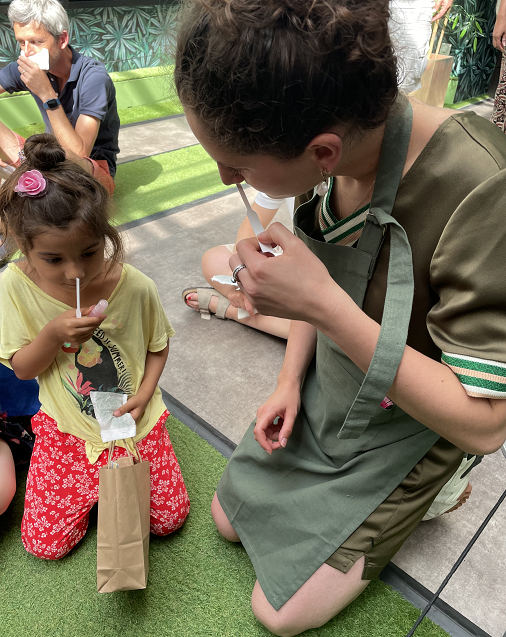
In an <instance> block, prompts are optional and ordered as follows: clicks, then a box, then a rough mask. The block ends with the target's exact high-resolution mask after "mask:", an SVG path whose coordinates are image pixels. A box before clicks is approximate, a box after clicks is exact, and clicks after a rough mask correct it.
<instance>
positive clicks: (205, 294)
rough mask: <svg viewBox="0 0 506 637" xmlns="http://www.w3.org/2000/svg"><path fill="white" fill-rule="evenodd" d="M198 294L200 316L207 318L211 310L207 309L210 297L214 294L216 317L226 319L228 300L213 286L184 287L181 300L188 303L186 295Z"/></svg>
mask: <svg viewBox="0 0 506 637" xmlns="http://www.w3.org/2000/svg"><path fill="white" fill-rule="evenodd" d="M195 293H196V294H198V297H199V298H198V305H199V312H200V316H201V318H203V319H207V320H209V319H210V318H211V315H212V312H211V311H210V309H209V305H210V303H211V299H212V297H213V296H215V297H216V298H217V299H218V306H217V307H216V312H215V314H216V318H219V319H226V318H227V317H226V316H225V312H226V311H227V310H228V307H229V305H230V301H229V300H228V299H227V297H226V296H223V294H221V293H220V292H217V291H216V290H215V289H214V288H186V290H183V301H184V302H185V303H186V305H188V301H187V297H188V295H189V294H195Z"/></svg>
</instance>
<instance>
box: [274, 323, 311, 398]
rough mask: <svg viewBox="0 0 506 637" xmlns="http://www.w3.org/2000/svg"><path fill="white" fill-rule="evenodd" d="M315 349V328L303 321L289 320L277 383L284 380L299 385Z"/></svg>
mask: <svg viewBox="0 0 506 637" xmlns="http://www.w3.org/2000/svg"><path fill="white" fill-rule="evenodd" d="M315 349H316V328H315V327H313V325H310V324H309V323H304V322H303V321H291V323H290V331H289V333H288V341H287V344H286V353H285V359H284V361H283V366H282V368H281V371H280V373H279V376H278V385H279V384H282V383H285V382H286V383H290V384H292V383H295V384H297V385H298V386H299V387H300V386H301V385H302V381H303V380H304V376H305V374H306V370H307V368H308V365H309V363H310V362H311V359H312V358H313V354H314V352H315Z"/></svg>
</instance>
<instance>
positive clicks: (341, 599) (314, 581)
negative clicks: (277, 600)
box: [251, 557, 369, 637]
mask: <svg viewBox="0 0 506 637" xmlns="http://www.w3.org/2000/svg"><path fill="white" fill-rule="evenodd" d="M363 569H364V558H363V557H361V558H360V559H359V560H358V561H357V562H356V563H355V564H354V565H353V566H352V567H351V569H350V570H349V571H348V572H347V573H341V571H338V570H337V569H335V568H332V566H329V565H328V564H322V566H320V568H319V569H318V570H317V571H316V573H314V574H313V575H312V576H311V577H310V578H309V579H308V580H307V582H306V583H305V584H303V585H302V586H301V587H300V588H299V590H298V591H297V592H296V593H295V595H293V597H291V598H290V599H289V600H288V601H287V602H286V604H284V605H283V606H282V607H281V608H280V609H279V610H274V608H273V607H272V606H271V605H270V604H269V602H268V601H267V598H266V597H265V595H264V592H263V591H262V589H261V587H260V584H259V583H258V581H257V582H256V583H255V587H254V588H253V594H252V596H251V607H252V609H253V613H254V614H255V617H256V618H257V619H258V621H260V622H261V623H262V624H263V625H264V626H265V627H266V628H267V629H268V630H270V631H271V632H272V633H274V634H275V635H279V636H280V637H292V635H299V634H300V633H302V632H304V631H305V630H309V629H310V628H318V627H319V626H323V625H324V624H326V623H327V622H328V621H329V620H331V619H332V617H335V616H336V615H337V614H338V613H340V612H341V611H342V610H343V609H344V608H346V606H348V604H350V603H351V602H352V601H353V600H354V599H355V598H357V597H358V596H359V595H360V593H361V592H362V591H363V590H364V589H365V588H366V586H367V585H368V584H369V581H367V580H363V579H361V577H362V571H363Z"/></svg>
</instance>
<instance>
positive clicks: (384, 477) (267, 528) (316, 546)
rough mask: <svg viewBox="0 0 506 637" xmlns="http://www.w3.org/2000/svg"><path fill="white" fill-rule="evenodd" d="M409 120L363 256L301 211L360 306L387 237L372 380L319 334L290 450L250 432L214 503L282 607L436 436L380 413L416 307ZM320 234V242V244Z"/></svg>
mask: <svg viewBox="0 0 506 637" xmlns="http://www.w3.org/2000/svg"><path fill="white" fill-rule="evenodd" d="M411 123H412V110H411V106H410V105H408V107H407V108H406V110H405V111H404V113H402V114H400V115H395V116H392V117H390V119H389V120H388V122H387V126H386V130H385V136H384V141H383V145H382V149H381V155H380V162H379V170H378V175H377V179H376V184H375V188H374V193H373V197H372V201H371V208H370V211H369V214H368V216H367V221H366V224H365V227H364V230H363V232H362V235H361V237H360V240H359V242H358V245H357V247H356V248H352V247H347V246H340V245H333V244H327V243H325V242H323V241H321V240H316V239H314V238H312V234H313V233H315V234H318V231H317V230H316V231H315V230H314V226H315V207H316V203H317V197H314V198H313V199H312V200H311V201H309V202H308V203H306V204H304V205H302V206H300V207H299V208H298V210H297V212H296V214H295V217H294V228H295V234H296V235H297V236H298V237H299V238H300V239H302V241H303V242H304V243H305V244H306V245H307V246H308V247H309V248H310V250H311V251H312V252H314V254H316V256H317V257H318V258H319V259H320V260H321V261H322V262H323V263H324V264H325V265H326V267H327V269H328V271H329V273H330V275H331V276H332V278H333V279H334V280H335V281H336V282H337V283H338V284H339V285H340V286H341V287H342V288H343V289H344V290H345V291H346V292H347V293H348V294H349V295H350V296H351V297H352V298H353V300H354V301H355V303H357V304H358V305H359V306H360V307H362V303H363V300H364V295H365V292H366V288H367V284H368V281H369V280H370V278H371V276H372V273H373V271H374V265H375V262H376V258H377V256H378V254H379V252H380V250H381V246H382V243H383V238H384V235H385V233H386V232H389V233H390V256H389V271H388V285H387V292H386V296H385V303H384V310H383V319H382V324H381V330H380V335H379V339H378V343H377V346H376V350H375V352H374V355H373V358H372V361H371V364H370V366H369V370H368V372H367V374H365V375H364V373H363V372H362V371H361V370H360V369H359V368H358V367H357V366H356V365H355V364H354V363H353V362H352V361H351V360H350V359H349V358H348V357H347V356H346V355H345V354H344V353H343V352H342V350H341V349H340V348H339V347H338V346H337V345H336V344H335V343H334V342H333V341H332V340H330V339H329V338H328V337H326V336H325V335H324V334H322V333H320V332H318V338H317V346H316V353H315V356H314V358H313V361H312V362H311V364H310V366H309V368H308V371H307V373H306V377H305V380H304V384H303V387H302V394H301V397H302V407H301V410H300V413H299V415H298V417H297V420H296V422H295V426H294V430H293V433H292V436H291V437H290V439H289V441H288V445H287V446H286V448H285V449H282V450H278V451H275V452H274V453H273V454H272V455H271V456H270V455H268V454H267V453H266V452H265V451H264V450H263V449H262V448H261V447H260V445H259V444H258V443H257V442H256V441H255V440H254V438H253V431H252V430H253V427H254V423H253V424H252V425H251V427H250V429H249V430H248V431H247V433H246V434H245V436H244V438H243V440H242V441H241V443H240V444H239V446H238V447H237V449H236V451H235V452H234V454H233V455H232V458H231V459H230V462H229V463H228V466H227V468H226V470H225V472H224V474H223V476H222V478H221V480H220V483H219V485H218V489H217V493H218V498H219V501H220V503H221V505H222V507H223V509H224V511H225V513H226V515H227V517H228V519H229V520H230V522H231V524H232V526H233V527H234V528H235V530H236V531H237V533H238V534H239V537H240V538H241V541H242V543H243V545H244V547H245V549H246V551H247V552H248V555H249V557H250V559H251V561H252V563H253V566H254V568H255V571H256V575H257V577H258V580H259V583H260V585H261V587H262V590H263V591H264V593H265V595H266V597H267V599H268V600H269V602H270V603H271V604H272V606H273V607H274V608H275V609H279V608H280V607H281V606H282V605H283V604H284V603H285V602H286V601H287V600H288V599H289V598H290V597H291V596H292V595H293V594H294V593H295V592H296V591H297V590H298V589H299V588H300V587H301V586H302V585H303V584H304V582H306V581H307V580H308V579H309V577H310V576H311V575H312V574H313V573H314V572H315V571H316V570H317V569H318V568H319V567H320V566H321V565H322V564H323V563H324V562H325V561H326V560H327V559H328V558H329V557H330V555H332V553H334V551H336V550H337V548H338V547H339V546H340V545H341V544H342V543H343V542H344V540H346V539H347V538H348V537H349V536H350V535H351V534H352V533H353V532H354V531H355V530H356V529H357V528H358V527H359V526H360V525H361V524H362V522H363V521H364V520H365V519H366V518H367V517H368V516H369V515H370V514H371V513H372V512H373V511H374V510H375V509H376V508H377V507H378V506H379V505H380V504H381V502H383V500H385V498H386V497H387V496H388V495H389V494H390V493H391V492H392V491H393V490H394V489H395V488H396V487H397V486H398V485H399V484H400V482H402V480H403V479H404V478H405V477H406V475H407V474H408V473H409V472H410V471H411V470H412V469H413V467H414V466H415V465H416V464H417V462H419V461H420V460H421V458H423V456H424V455H425V454H426V453H427V452H428V451H429V449H430V448H431V447H432V446H433V445H434V444H435V442H436V441H437V440H438V438H439V436H438V435H437V434H436V433H435V432H433V431H431V430H430V429H427V428H426V427H425V426H424V425H422V424H420V423H419V422H417V421H416V420H414V419H413V418H412V417H411V416H409V415H408V414H406V413H405V412H403V411H402V410H401V409H400V408H399V407H397V406H393V407H392V408H390V409H384V408H383V407H381V406H380V403H381V402H382V401H383V399H384V398H385V396H386V395H387V393H388V390H389V388H390V386H391V385H392V382H393V380H394V377H395V374H396V373H397V368H398V366H399V363H400V360H401V358H402V355H403V352H404V348H405V344H406V338H407V332H408V325H409V320H410V315H411V306H412V299H413V268H412V261H411V249H410V246H409V243H408V240H407V237H406V233H405V232H404V230H403V228H402V227H401V226H400V225H399V224H398V223H397V221H396V220H395V219H394V218H393V217H392V216H391V214H390V213H391V212H392V208H393V205H394V201H395V196H396V193H397V188H398V185H399V181H400V179H401V177H402V172H403V167H404V163H405V159H406V153H407V149H408V144H409V139H410V133H411ZM320 236H321V235H320Z"/></svg>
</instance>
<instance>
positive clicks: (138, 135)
mask: <svg viewBox="0 0 506 637" xmlns="http://www.w3.org/2000/svg"><path fill="white" fill-rule="evenodd" d="M196 143H197V140H196V138H195V137H194V135H193V133H192V132H191V130H190V127H189V126H188V123H187V122H186V118H185V117H174V118H171V119H161V120H155V121H152V122H146V123H145V124H144V123H142V124H137V125H135V126H127V127H125V128H121V129H120V131H119V147H120V153H119V155H118V163H119V164H122V163H123V162H126V161H133V160H134V159H142V158H143V157H149V156H150V155H156V154H157V153H166V152H168V151H170V150H175V149H176V148H182V147H184V146H189V145H190V144H196Z"/></svg>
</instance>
